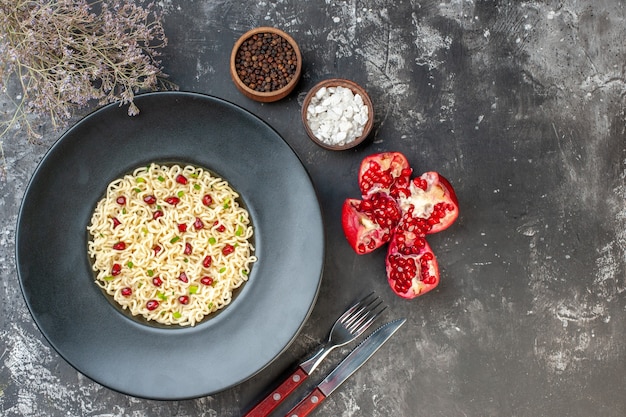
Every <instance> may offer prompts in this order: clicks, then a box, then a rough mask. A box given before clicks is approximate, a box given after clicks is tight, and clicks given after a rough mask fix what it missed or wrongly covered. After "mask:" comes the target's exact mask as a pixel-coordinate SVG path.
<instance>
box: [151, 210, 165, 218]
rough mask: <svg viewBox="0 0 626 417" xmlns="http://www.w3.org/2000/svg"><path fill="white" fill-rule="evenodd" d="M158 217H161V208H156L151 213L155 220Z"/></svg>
mask: <svg viewBox="0 0 626 417" xmlns="http://www.w3.org/2000/svg"><path fill="white" fill-rule="evenodd" d="M159 217H163V212H162V211H161V210H157V211H155V212H154V213H153V214H152V219H153V220H156V219H158V218H159Z"/></svg>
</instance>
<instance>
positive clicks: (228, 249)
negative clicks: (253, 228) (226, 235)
mask: <svg viewBox="0 0 626 417" xmlns="http://www.w3.org/2000/svg"><path fill="white" fill-rule="evenodd" d="M234 251H235V247H234V246H233V245H228V244H227V245H226V246H224V247H223V248H222V255H224V256H226V255H230V254H231V253H233V252H234Z"/></svg>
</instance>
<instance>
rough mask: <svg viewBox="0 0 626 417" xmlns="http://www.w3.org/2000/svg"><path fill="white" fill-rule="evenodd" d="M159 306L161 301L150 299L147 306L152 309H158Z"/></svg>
mask: <svg viewBox="0 0 626 417" xmlns="http://www.w3.org/2000/svg"><path fill="white" fill-rule="evenodd" d="M158 307H159V302H158V301H157V300H148V302H147V303H146V308H147V309H148V310H150V311H153V310H156V309H157V308H158Z"/></svg>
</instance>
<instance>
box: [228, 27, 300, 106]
mask: <svg viewBox="0 0 626 417" xmlns="http://www.w3.org/2000/svg"><path fill="white" fill-rule="evenodd" d="M261 34H272V35H278V36H280V37H281V38H283V39H284V40H286V41H287V42H288V43H289V44H290V45H291V47H292V48H293V51H294V53H295V59H296V62H295V69H294V70H293V72H292V73H291V74H289V75H291V79H290V80H289V82H288V83H287V84H286V85H284V86H281V87H280V88H276V89H270V90H269V91H257V90H256V89H254V88H251V87H250V86H249V85H248V84H246V83H245V82H244V81H243V80H242V78H241V77H240V75H239V74H238V70H240V69H243V67H242V66H241V65H240V64H241V63H239V64H238V59H239V58H238V52H239V50H240V48H242V45H244V43H245V42H246V41H247V40H248V39H250V38H252V37H254V36H255V35H261ZM257 62H258V60H257ZM252 63H253V61H250V64H252ZM301 74H302V54H301V53H300V48H299V47H298V44H297V43H296V41H295V40H294V39H293V38H292V37H291V36H289V35H288V34H286V33H285V32H283V31H282V30H280V29H276V28H273V27H267V26H263V27H258V28H256V29H252V30H250V31H248V32H246V33H244V34H243V35H241V37H240V38H239V39H238V40H237V42H236V43H235V46H234V47H233V50H232V53H231V55H230V76H231V78H232V79H233V82H234V83H235V86H237V89H239V91H241V92H242V93H243V94H244V95H245V96H246V97H248V98H251V99H252V100H256V101H260V102H264V103H268V102H272V101H277V100H280V99H281V98H284V97H285V96H287V95H288V94H289V93H291V92H292V91H293V89H294V88H295V86H296V84H298V81H299V80H300V75H301Z"/></svg>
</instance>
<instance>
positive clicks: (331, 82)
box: [302, 78, 374, 151]
mask: <svg viewBox="0 0 626 417" xmlns="http://www.w3.org/2000/svg"><path fill="white" fill-rule="evenodd" d="M323 87H326V88H329V87H345V88H348V89H350V90H351V91H352V93H353V94H354V95H357V94H358V95H360V96H361V98H362V99H363V104H364V105H365V106H367V111H368V113H367V114H368V118H367V122H366V123H365V126H364V127H363V132H362V133H361V135H360V136H358V137H356V138H355V139H353V140H351V141H349V142H346V143H344V144H341V145H336V144H333V143H330V141H325V140H323V139H321V138H318V137H317V136H316V135H315V133H314V132H313V131H312V130H311V127H310V126H309V121H308V114H307V113H308V108H309V106H310V105H311V101H312V100H313V98H314V97H315V95H316V94H317V92H318V91H319V90H320V89H321V88H323ZM302 123H303V124H304V129H305V130H306V133H307V134H308V135H309V137H310V138H311V140H312V141H313V142H315V143H317V144H318V145H319V146H321V147H322V148H325V149H330V150H333V151H343V150H346V149H350V148H354V147H355V146H357V145H359V144H361V143H362V142H363V141H364V140H365V139H366V138H367V137H368V136H369V134H370V133H371V131H372V127H373V126H374V106H373V105H372V100H370V97H369V95H368V94H367V92H366V91H365V90H364V89H363V87H361V86H360V85H358V84H357V83H355V82H353V81H350V80H346V79H343V78H330V79H327V80H324V81H322V82H320V83H318V84H317V85H315V86H314V87H313V88H311V90H310V91H309V92H308V94H307V95H306V97H305V98H304V103H303V104H302Z"/></svg>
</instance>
